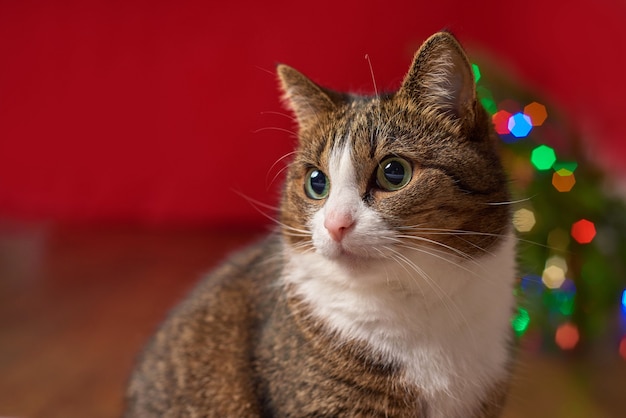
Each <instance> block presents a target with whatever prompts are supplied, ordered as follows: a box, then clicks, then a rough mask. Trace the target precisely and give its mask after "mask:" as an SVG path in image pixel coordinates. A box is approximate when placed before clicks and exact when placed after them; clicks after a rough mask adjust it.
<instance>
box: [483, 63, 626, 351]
mask: <svg viewBox="0 0 626 418" xmlns="http://www.w3.org/2000/svg"><path fill="white" fill-rule="evenodd" d="M473 67H474V75H475V79H476V83H477V91H478V96H479V99H480V101H481V103H482V104H483V106H484V107H485V109H487V111H488V112H489V113H490V114H491V115H492V119H493V122H494V125H495V128H496V131H497V132H498V134H500V137H501V139H502V142H503V144H502V154H503V158H504V162H505V166H506V167H507V170H508V173H509V176H510V179H511V188H512V190H513V195H514V200H515V203H514V207H513V214H514V226H515V228H516V229H517V231H518V236H519V238H520V241H519V246H518V253H519V261H520V263H519V265H520V267H519V273H520V278H519V281H518V284H517V287H516V293H517V295H518V300H519V307H518V309H517V312H516V314H515V315H514V317H513V319H512V326H513V329H514V330H515V333H516V334H517V336H518V337H520V338H521V337H522V336H524V334H526V333H529V334H533V335H535V336H539V337H541V341H540V343H541V346H542V347H543V348H544V349H548V350H549V349H557V348H558V349H562V350H572V352H574V353H584V352H585V350H586V348H589V347H591V346H592V345H593V343H594V341H596V340H598V339H601V338H602V339H605V338H609V339H612V343H613V344H614V347H615V353H616V354H617V353H619V354H621V355H622V356H623V357H624V358H625V359H626V205H625V203H624V200H622V199H621V198H620V197H618V196H615V195H613V194H611V190H614V188H612V187H611V181H612V180H613V179H612V178H611V176H610V175H609V173H607V172H605V171H604V170H603V169H602V168H601V167H600V166H599V164H598V162H597V161H593V160H591V159H590V158H589V157H588V153H587V152H586V151H587V148H586V147H585V144H584V142H583V140H582V138H580V137H579V136H578V135H576V134H575V133H574V132H573V131H572V130H571V128H570V125H569V123H567V120H566V118H564V117H562V116H560V115H559V113H558V111H556V109H551V108H549V107H548V108H546V106H544V105H543V104H542V103H540V99H538V98H537V97H532V95H531V94H529V92H528V91H527V90H526V89H524V88H522V87H521V86H519V83H513V82H512V81H511V80H510V79H508V78H507V77H506V74H504V72H502V71H501V70H500V71H498V68H497V66H494V65H488V64H487V63H485V62H481V65H480V67H479V66H478V65H476V64H474V66H473ZM481 73H482V74H481ZM620 326H621V328H620Z"/></svg>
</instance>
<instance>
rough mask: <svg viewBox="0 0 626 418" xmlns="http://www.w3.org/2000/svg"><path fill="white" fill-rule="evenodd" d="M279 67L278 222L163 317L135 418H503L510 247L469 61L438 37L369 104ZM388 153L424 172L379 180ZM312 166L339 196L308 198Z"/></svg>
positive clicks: (133, 394) (131, 403)
mask: <svg viewBox="0 0 626 418" xmlns="http://www.w3.org/2000/svg"><path fill="white" fill-rule="evenodd" d="M278 73H279V79H280V82H281V86H282V89H283V91H284V100H285V101H286V103H287V105H288V106H289V107H290V108H291V110H292V111H293V112H294V114H295V116H296V118H297V120H298V124H299V144H298V148H297V150H296V153H295V157H294V159H293V161H292V162H291V164H290V166H289V168H288V172H287V178H286V182H285V187H284V192H283V196H282V201H281V209H280V213H279V224H280V228H279V229H278V230H277V231H276V232H275V233H274V234H272V235H271V236H270V237H269V238H268V239H267V240H265V241H263V242H261V243H259V244H258V245H255V246H252V247H251V248H248V249H247V250H244V251H242V252H240V253H238V254H236V255H235V256H233V257H232V258H231V259H230V260H228V261H227V262H226V263H225V264H223V265H222V266H221V267H220V268H218V269H217V270H216V271H214V272H212V273H211V274H210V275H208V276H207V278H206V279H205V280H203V281H202V282H201V283H200V284H199V285H198V287H197V288H196V289H195V290H194V291H193V292H192V294H191V295H190V296H189V297H188V298H187V299H186V300H185V301H183V302H182V303H181V304H180V305H179V306H178V307H177V308H176V309H175V310H174V311H173V312H172V313H171V314H170V316H169V317H168V318H167V319H166V320H165V321H164V323H163V325H162V326H161V328H160V329H159V331H158V332H157V333H156V335H155V336H154V337H153V338H152V340H151V341H150V343H149V344H148V346H147V348H146V349H145V351H144V352H143V354H142V357H141V359H140V361H139V364H138V366H137V368H136V370H135V372H134V373H133V376H132V378H131V381H130V385H129V390H128V410H127V416H128V417H134V416H141V417H144V416H164V417H170V416H171V417H180V416H190V417H195V416H198V417H200V416H212V417H331V416H342V417H376V416H380V417H392V416H395V417H429V418H438V417H446V418H447V417H452V418H453V417H463V418H465V417H470V418H472V417H475V418H482V417H495V416H498V414H499V412H500V410H501V408H502V406H503V403H504V399H505V395H506V387H507V382H508V380H509V372H508V370H509V366H510V356H509V351H510V350H509V337H510V327H509V316H510V313H511V310H512V308H513V298H512V282H513V278H514V274H515V264H514V255H515V239H514V237H513V235H512V233H511V228H510V214H509V210H508V207H507V205H506V202H508V201H509V195H508V192H507V188H506V179H505V175H504V172H503V170H502V167H501V164H500V162H499V158H498V155H497V153H496V149H495V147H496V145H495V144H496V140H495V134H494V132H493V129H492V127H491V124H490V120H489V118H488V116H487V114H486V112H485V111H484V110H483V109H482V107H481V106H480V105H479V104H478V102H477V100H476V97H475V96H476V95H475V90H474V84H473V77H472V73H471V68H470V65H469V62H468V61H467V58H466V56H465V54H464V52H463V50H462V49H461V47H460V46H459V44H458V43H457V42H456V40H455V39H454V38H453V37H452V36H451V35H450V34H448V33H445V32H444V33H439V34H436V35H434V36H433V37H431V38H430V39H428V40H427V41H426V42H425V43H424V45H423V46H422V48H421V49H420V51H418V52H417V54H416V56H415V59H414V61H413V64H412V66H411V68H410V70H409V72H408V74H407V76H406V78H405V80H404V82H403V84H402V86H401V87H400V89H399V90H398V91H397V92H395V93H390V94H382V95H377V96H374V97H362V96H355V95H349V94H344V93H336V92H333V91H331V90H328V89H326V88H323V87H321V86H318V85H317V84H315V83H313V82H312V81H310V80H309V79H308V78H306V77H305V76H304V75H302V74H301V73H299V72H297V71H296V70H294V69H292V68H289V67H286V66H279V67H278ZM389 157H400V158H403V159H404V160H406V161H407V162H408V164H409V166H410V167H411V169H412V175H411V177H410V180H409V181H408V183H407V184H406V185H405V186H404V187H403V188H401V189H400V190H397V191H388V190H385V188H384V187H382V186H381V184H380V182H379V181H377V171H378V170H379V167H380V164H381V161H383V160H385V159H386V158H389ZM311 170H318V171H319V172H321V173H324V175H325V176H326V178H327V179H328V181H329V184H330V186H329V189H328V190H329V192H328V195H327V196H326V195H320V196H318V197H320V198H312V196H311V195H310V192H309V193H307V189H306V187H305V182H306V181H308V180H307V174H308V173H310V172H311Z"/></svg>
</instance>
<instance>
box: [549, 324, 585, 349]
mask: <svg viewBox="0 0 626 418" xmlns="http://www.w3.org/2000/svg"><path fill="white" fill-rule="evenodd" d="M579 340H580V333H579V332H578V327H577V326H576V325H574V324H572V323H569V322H567V323H565V324H562V325H560V326H559V327H558V328H557V330H556V334H555V336H554V341H555V342H556V345H558V346H559V347H560V348H561V349H562V350H571V349H573V348H574V347H576V345H577V344H578V341H579Z"/></svg>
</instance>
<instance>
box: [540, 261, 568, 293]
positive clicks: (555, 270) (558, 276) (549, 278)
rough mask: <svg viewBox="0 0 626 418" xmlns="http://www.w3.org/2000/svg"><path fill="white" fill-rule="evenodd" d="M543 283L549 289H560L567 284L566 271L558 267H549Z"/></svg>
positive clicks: (544, 273)
mask: <svg viewBox="0 0 626 418" xmlns="http://www.w3.org/2000/svg"><path fill="white" fill-rule="evenodd" d="M541 281H542V282H543V284H544V285H545V286H546V287H547V288H548V289H558V288H560V287H561V285H562V284H563V283H564V282H565V270H564V269H563V268H561V267H560V266H557V265H550V266H547V267H546V268H545V269H544V270H543V274H542V275H541Z"/></svg>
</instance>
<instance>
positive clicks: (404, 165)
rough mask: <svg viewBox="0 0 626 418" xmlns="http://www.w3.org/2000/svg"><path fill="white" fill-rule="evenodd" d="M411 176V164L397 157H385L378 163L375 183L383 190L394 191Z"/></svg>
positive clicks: (407, 181) (405, 183) (404, 184)
mask: <svg viewBox="0 0 626 418" xmlns="http://www.w3.org/2000/svg"><path fill="white" fill-rule="evenodd" d="M412 176H413V169H412V168H411V164H410V163H409V162H408V161H407V160H405V159H403V158H398V157H390V158H386V159H384V160H383V161H381V163H380V164H378V170H377V172H376V184H378V187H380V188H381V189H383V190H387V191H391V192H392V191H396V190H400V189H401V188H403V187H404V186H406V185H407V184H408V183H409V181H410V180H411V177H412Z"/></svg>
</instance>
